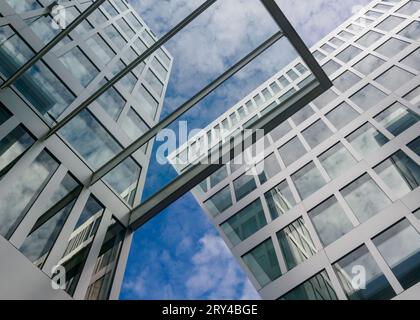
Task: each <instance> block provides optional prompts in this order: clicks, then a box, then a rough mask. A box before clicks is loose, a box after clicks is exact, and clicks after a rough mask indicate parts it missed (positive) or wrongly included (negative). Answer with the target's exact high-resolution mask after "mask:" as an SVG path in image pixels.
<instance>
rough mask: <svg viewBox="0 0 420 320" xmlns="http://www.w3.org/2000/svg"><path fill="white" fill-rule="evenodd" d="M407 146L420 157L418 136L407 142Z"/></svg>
mask: <svg viewBox="0 0 420 320" xmlns="http://www.w3.org/2000/svg"><path fill="white" fill-rule="evenodd" d="M407 147H409V148H410V149H411V150H412V151H413V152H414V153H415V154H417V155H418V156H419V157H420V137H419V138H417V139H415V140H413V141H411V142H410V143H409V144H407Z"/></svg>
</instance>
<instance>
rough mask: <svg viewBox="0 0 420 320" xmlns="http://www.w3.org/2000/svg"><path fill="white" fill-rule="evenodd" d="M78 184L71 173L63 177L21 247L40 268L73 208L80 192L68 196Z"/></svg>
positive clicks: (21, 250)
mask: <svg viewBox="0 0 420 320" xmlns="http://www.w3.org/2000/svg"><path fill="white" fill-rule="evenodd" d="M78 185H79V184H78V183H77V182H76V181H75V180H74V179H73V178H72V176H71V175H69V174H67V175H66V176H65V177H64V178H63V180H62V181H61V183H60V184H59V186H58V187H57V188H56V189H55V190H54V191H53V193H52V194H51V195H50V196H49V198H48V201H47V203H44V204H43V208H45V209H48V210H47V211H46V212H45V213H44V214H43V215H42V216H41V217H40V218H39V219H38V220H37V221H36V223H35V225H34V227H33V228H32V230H31V232H30V233H29V235H28V237H27V238H26V239H25V241H24V242H23V244H22V246H21V247H20V248H19V250H20V252H22V253H23V254H24V255H25V256H26V257H27V258H28V259H29V260H31V261H32V262H33V263H34V264H35V265H36V266H37V267H39V268H42V266H43V264H44V262H45V260H46V259H47V257H48V255H49V253H50V251H51V249H52V247H53V245H54V243H55V241H56V239H57V237H58V235H59V233H60V232H61V229H62V227H63V225H64V223H65V222H66V220H67V217H68V216H69V214H70V212H71V209H72V208H73V205H74V203H75V198H76V197H77V194H78V193H77V194H74V195H72V196H71V197H70V198H67V196H68V195H69V194H70V193H71V192H72V191H73V190H75V189H76V187H77V186H78ZM79 190H80V188H79ZM65 197H66V198H65ZM54 204H55V205H54ZM53 205H54V206H53Z"/></svg>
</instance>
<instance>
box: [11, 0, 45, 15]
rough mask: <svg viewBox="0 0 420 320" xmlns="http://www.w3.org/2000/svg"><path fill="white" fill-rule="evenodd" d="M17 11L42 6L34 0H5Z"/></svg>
mask: <svg viewBox="0 0 420 320" xmlns="http://www.w3.org/2000/svg"><path fill="white" fill-rule="evenodd" d="M6 2H7V4H8V5H9V6H11V7H12V8H13V9H14V10H15V11H16V12H17V13H23V12H27V11H32V10H36V9H40V8H42V7H41V5H40V4H39V3H38V1H34V0H6Z"/></svg>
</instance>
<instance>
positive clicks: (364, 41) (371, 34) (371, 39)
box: [356, 30, 383, 48]
mask: <svg viewBox="0 0 420 320" xmlns="http://www.w3.org/2000/svg"><path fill="white" fill-rule="evenodd" d="M382 36H383V34H382V33H379V32H376V31H372V30H371V31H368V32H367V33H366V34H365V35H364V36H362V37H361V38H359V40H357V41H356V43H358V44H360V45H362V46H364V47H366V48H368V47H370V46H371V45H372V44H374V43H375V42H376V41H378V40H379V39H380V38H382Z"/></svg>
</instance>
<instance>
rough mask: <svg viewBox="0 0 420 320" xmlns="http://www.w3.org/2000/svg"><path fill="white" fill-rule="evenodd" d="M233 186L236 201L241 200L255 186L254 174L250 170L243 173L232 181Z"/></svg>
mask: <svg viewBox="0 0 420 320" xmlns="http://www.w3.org/2000/svg"><path fill="white" fill-rule="evenodd" d="M233 188H234V189H235V196H236V201H239V200H241V199H242V198H244V197H245V196H247V195H248V194H250V193H251V192H252V191H254V190H255V189H256V188H257V185H256V183H255V179H254V175H253V174H252V173H251V172H247V173H244V174H243V175H242V176H240V177H239V178H237V179H236V180H235V181H233Z"/></svg>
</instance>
